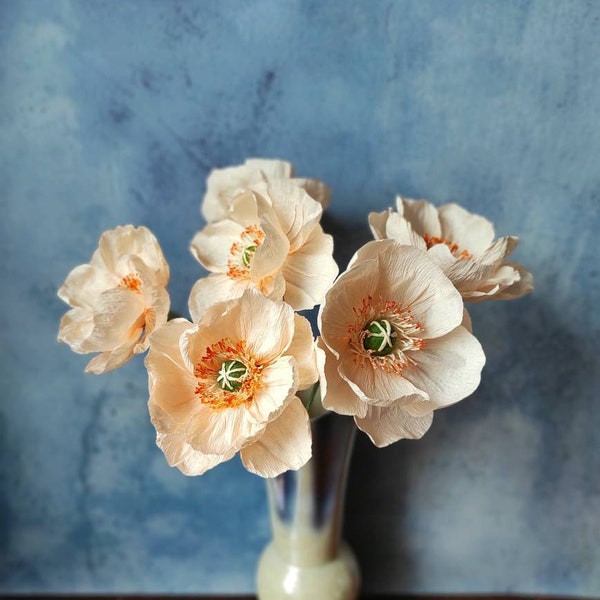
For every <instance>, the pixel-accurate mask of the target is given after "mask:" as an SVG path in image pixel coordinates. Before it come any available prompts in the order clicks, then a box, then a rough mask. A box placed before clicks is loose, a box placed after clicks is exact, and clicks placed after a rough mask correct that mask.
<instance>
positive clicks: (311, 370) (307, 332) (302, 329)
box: [286, 313, 319, 390]
mask: <svg viewBox="0 0 600 600" xmlns="http://www.w3.org/2000/svg"><path fill="white" fill-rule="evenodd" d="M286 354H288V355H290V356H293V357H294V360H295V361H296V367H297V368H298V389H299V390H305V389H306V388H308V387H310V386H311V385H312V384H313V383H315V382H316V381H318V379H319V371H318V369H317V361H316V357H315V342H314V338H313V333H312V328H311V326H310V323H309V321H308V319H306V318H304V317H302V316H300V315H299V314H296V313H294V337H293V338H292V343H291V344H290V346H289V348H288V349H287V350H286Z"/></svg>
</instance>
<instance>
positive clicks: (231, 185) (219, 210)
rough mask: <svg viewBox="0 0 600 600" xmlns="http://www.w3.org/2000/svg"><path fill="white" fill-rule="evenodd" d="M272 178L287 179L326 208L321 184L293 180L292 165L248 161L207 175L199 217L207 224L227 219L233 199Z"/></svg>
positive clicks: (326, 197)
mask: <svg viewBox="0 0 600 600" xmlns="http://www.w3.org/2000/svg"><path fill="white" fill-rule="evenodd" d="M276 179H288V180H291V181H292V182H293V183H294V184H295V185H297V186H298V187H301V188H303V189H304V190H306V192H307V193H308V194H309V196H310V197H311V198H313V199H314V200H316V201H317V202H319V203H320V204H321V205H322V207H323V208H324V209H325V208H327V206H328V204H329V197H330V195H331V191H330V189H329V187H328V186H327V185H326V184H325V183H323V182H322V181H319V180H318V179H305V178H297V177H295V176H294V167H293V166H292V164H291V163H289V162H286V161H283V160H275V159H264V158H263V159H261V158H249V159H247V160H246V161H245V162H244V164H243V165H236V166H233V167H226V168H224V169H213V170H212V171H211V172H210V174H209V176H208V178H207V181H206V193H205V195H204V199H203V200H202V215H203V216H204V218H205V219H206V222H207V223H212V222H214V221H220V220H221V219H225V218H227V217H228V216H229V211H230V208H231V203H232V201H233V200H234V198H236V197H237V196H239V195H240V194H242V193H244V192H246V191H247V190H250V189H253V188H254V186H256V185H258V184H261V183H265V182H267V181H272V180H276Z"/></svg>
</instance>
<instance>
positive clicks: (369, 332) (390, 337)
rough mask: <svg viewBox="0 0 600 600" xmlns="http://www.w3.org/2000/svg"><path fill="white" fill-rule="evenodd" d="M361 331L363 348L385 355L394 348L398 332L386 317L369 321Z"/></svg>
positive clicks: (372, 352)
mask: <svg viewBox="0 0 600 600" xmlns="http://www.w3.org/2000/svg"><path fill="white" fill-rule="evenodd" d="M363 331H364V332H365V334H364V337H363V348H364V349H365V350H368V351H369V352H370V353H371V354H374V355H375V356H386V355H387V354H389V353H390V352H391V351H392V350H393V349H394V343H395V341H396V337H398V334H397V333H396V332H395V331H394V328H393V327H392V324H391V323H390V322H389V321H388V320H387V319H377V320H375V321H371V322H370V323H369V324H368V325H367V326H366V327H365V328H364V330H363Z"/></svg>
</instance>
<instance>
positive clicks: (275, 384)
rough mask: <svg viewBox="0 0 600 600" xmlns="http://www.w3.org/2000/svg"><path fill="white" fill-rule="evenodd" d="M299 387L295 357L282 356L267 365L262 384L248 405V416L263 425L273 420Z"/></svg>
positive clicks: (262, 375)
mask: <svg viewBox="0 0 600 600" xmlns="http://www.w3.org/2000/svg"><path fill="white" fill-rule="evenodd" d="M297 389H298V376H297V371H296V365H295V362H294V359H293V358H292V357H291V356H281V357H280V358H278V359H277V360H274V361H273V362H271V363H270V364H269V365H267V366H265V368H264V370H263V372H262V374H261V377H260V386H259V388H258V389H257V390H256V393H255V395H254V399H253V401H252V403H251V404H250V405H249V406H248V407H247V409H246V410H247V413H248V417H249V418H251V419H252V420H253V421H255V422H256V423H259V424H260V423H262V424H263V425H264V424H266V423H268V422H270V421H272V420H273V419H274V418H275V417H276V416H277V415H278V414H279V413H280V412H281V411H282V410H283V409H284V408H285V407H286V406H287V405H288V404H289V403H290V401H291V399H292V398H293V397H294V394H295V393H296V391H297Z"/></svg>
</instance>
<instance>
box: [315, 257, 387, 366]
mask: <svg viewBox="0 0 600 600" xmlns="http://www.w3.org/2000/svg"><path fill="white" fill-rule="evenodd" d="M378 280H379V274H378V272H377V261H376V260H364V261H360V264H356V266H354V267H353V268H352V269H350V270H349V271H346V272H345V273H342V274H341V275H340V276H339V277H338V279H337V281H336V282H335V284H334V285H333V286H332V287H331V288H330V290H329V291H328V292H327V294H326V295H325V300H324V301H323V303H322V304H321V308H320V309H319V314H318V325H319V330H320V332H321V336H322V338H323V341H324V342H325V343H326V344H327V346H328V347H329V348H330V350H332V351H333V353H334V354H335V355H336V356H339V355H340V353H342V352H344V351H346V350H347V348H348V339H347V337H348V325H349V324H350V319H353V317H354V308H355V307H358V306H360V305H361V304H362V302H363V299H364V298H365V296H366V295H368V294H369V293H371V292H372V291H374V290H375V291H376V290H377V284H378Z"/></svg>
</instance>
